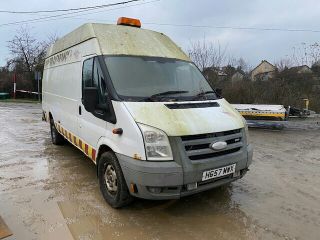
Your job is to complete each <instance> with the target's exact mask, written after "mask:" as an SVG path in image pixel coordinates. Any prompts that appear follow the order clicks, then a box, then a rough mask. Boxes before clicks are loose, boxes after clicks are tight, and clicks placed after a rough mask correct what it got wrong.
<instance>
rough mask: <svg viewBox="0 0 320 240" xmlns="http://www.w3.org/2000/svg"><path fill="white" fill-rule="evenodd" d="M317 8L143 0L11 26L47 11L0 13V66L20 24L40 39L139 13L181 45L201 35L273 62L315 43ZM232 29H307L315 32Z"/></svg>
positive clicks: (288, 0) (58, 3) (230, 50)
mask: <svg viewBox="0 0 320 240" xmlns="http://www.w3.org/2000/svg"><path fill="white" fill-rule="evenodd" d="M120 1H123V0H90V1H89V0H81V1H79V0H55V1H52V0H51V1H49V0H42V1H39V0H24V1H23V4H22V2H21V0H10V1H2V2H1V8H0V10H11V11H29V10H30V11H37V10H55V9H67V8H78V7H87V6H94V5H101V4H109V3H115V2H120ZM319 12H320V2H319V1H318V0H305V1H301V0H299V1H298V0H269V1H262V0H256V1H249V0H242V1H239V0H224V1H222V0H220V1H218V0H196V1H195V0H144V1H141V2H137V3H131V4H128V5H125V6H122V7H111V8H105V9H100V10H95V11H90V12H85V13H78V15H77V16H76V15H73V16H71V15H69V16H68V18H60V19H58V20H51V21H43V20H42V21H37V22H31V21H29V22H28V23H24V24H15V25H2V24H6V23H11V22H17V21H24V20H29V19H35V18H41V17H44V16H48V13H39V14H8V13H1V12H0V66H3V65H5V63H6V59H7V58H9V57H10V54H9V52H8V49H7V45H8V41H9V40H10V39H12V38H13V36H14V35H15V33H16V31H17V30H18V29H19V28H20V27H21V25H24V26H25V25H27V26H28V28H30V30H31V32H32V34H34V35H35V36H36V38H38V39H39V40H45V39H47V38H48V36H50V35H51V36H52V35H57V36H63V35H65V34H67V33H68V32H70V31H72V30H74V29H75V28H77V27H78V26H80V25H82V24H84V23H87V22H101V23H116V21H117V19H118V17H121V16H127V17H133V18H139V19H140V20H141V22H142V27H143V28H146V29H152V30H155V31H159V32H162V33H164V34H166V35H168V36H169V37H170V38H171V39H173V40H174V41H175V42H176V43H177V44H178V45H179V46H181V47H182V48H183V49H184V50H187V49H188V48H190V45H191V43H192V42H196V41H199V40H200V41H201V40H203V39H204V38H205V39H206V41H208V42H213V43H214V44H216V45H217V44H220V45H221V46H222V47H223V48H226V55H228V57H230V58H240V57H242V58H243V59H245V60H246V61H247V62H248V64H249V65H250V66H253V67H254V66H256V65H257V64H259V63H260V62H261V60H268V61H269V62H271V63H274V62H276V61H278V60H280V59H282V58H284V57H286V56H290V55H291V54H292V52H293V48H294V47H299V46H301V43H306V44H307V45H308V44H313V43H315V42H320V26H318V25H319V24H318V23H319V22H320V14H319ZM60 14H61V13H60ZM80 14H81V15H80ZM71 17H72V18H71ZM177 25H179V26H177ZM181 25H188V26H181ZM190 25H192V26H190ZM199 26H210V27H199ZM217 27H218V28H217ZM219 27H223V28H219ZM224 27H234V28H236V29H234V28H233V29H230V28H224ZM237 28H277V29H310V30H316V31H318V32H294V31H262V30H247V29H237Z"/></svg>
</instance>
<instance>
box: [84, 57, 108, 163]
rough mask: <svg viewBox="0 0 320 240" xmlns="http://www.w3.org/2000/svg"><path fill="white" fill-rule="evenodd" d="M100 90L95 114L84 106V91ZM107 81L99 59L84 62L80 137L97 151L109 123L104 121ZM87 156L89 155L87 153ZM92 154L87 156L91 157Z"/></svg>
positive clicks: (88, 59)
mask: <svg viewBox="0 0 320 240" xmlns="http://www.w3.org/2000/svg"><path fill="white" fill-rule="evenodd" d="M92 87H94V88H97V89H98V103H97V106H96V109H95V110H94V111H93V112H89V111H88V110H86V108H85V106H84V105H83V98H84V95H83V90H84V89H85V88H92ZM106 89H107V88H106V79H105V77H104V75H103V73H102V70H101V66H100V63H99V59H98V57H91V58H90V57H89V58H87V59H85V60H84V61H83V67H82V99H81V101H80V102H79V137H80V138H81V140H82V141H83V142H84V143H85V144H87V145H89V147H88V149H89V151H91V149H90V147H92V148H93V149H96V146H97V143H98V141H99V139H100V137H102V136H104V135H105V133H106V128H107V124H108V123H107V121H106V120H105V119H104V116H105V109H106V104H107V90H106ZM86 154H87V153H86ZM90 154H91V153H88V154H87V155H88V156H89V157H91V156H90Z"/></svg>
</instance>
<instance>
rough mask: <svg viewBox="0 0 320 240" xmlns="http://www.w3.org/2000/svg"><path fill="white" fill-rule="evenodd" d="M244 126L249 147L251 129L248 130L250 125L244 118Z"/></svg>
mask: <svg viewBox="0 0 320 240" xmlns="http://www.w3.org/2000/svg"><path fill="white" fill-rule="evenodd" d="M242 121H243V125H244V132H245V134H246V140H247V145H249V129H248V124H247V121H246V119H245V118H244V117H242Z"/></svg>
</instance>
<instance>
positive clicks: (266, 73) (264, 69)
mask: <svg viewBox="0 0 320 240" xmlns="http://www.w3.org/2000/svg"><path fill="white" fill-rule="evenodd" d="M275 71H276V67H275V66H274V65H272V64H271V63H269V62H268V61H266V60H263V61H261V63H260V64H259V65H258V66H256V67H255V68H254V69H253V70H252V71H251V80H252V81H257V80H261V81H267V80H269V79H270V78H272V77H273V75H274V72H275Z"/></svg>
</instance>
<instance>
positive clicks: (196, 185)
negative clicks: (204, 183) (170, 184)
mask: <svg viewBox="0 0 320 240" xmlns="http://www.w3.org/2000/svg"><path fill="white" fill-rule="evenodd" d="M197 188H198V183H196V182H195V183H189V184H187V190H188V191H191V190H195V189H197Z"/></svg>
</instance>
